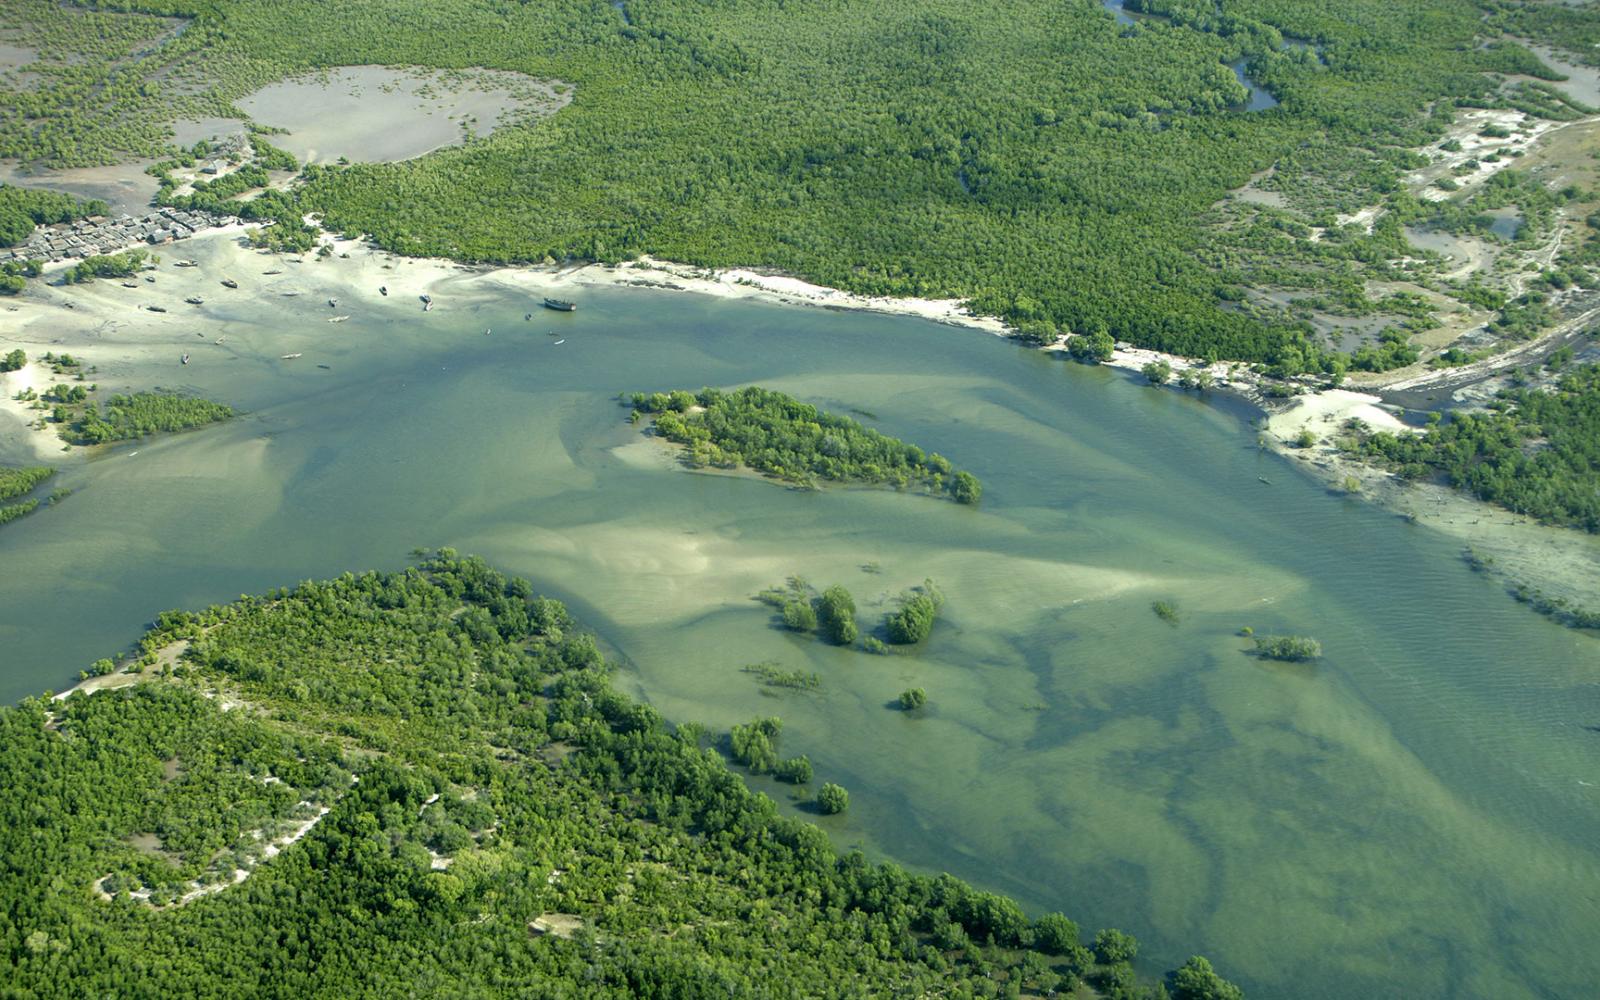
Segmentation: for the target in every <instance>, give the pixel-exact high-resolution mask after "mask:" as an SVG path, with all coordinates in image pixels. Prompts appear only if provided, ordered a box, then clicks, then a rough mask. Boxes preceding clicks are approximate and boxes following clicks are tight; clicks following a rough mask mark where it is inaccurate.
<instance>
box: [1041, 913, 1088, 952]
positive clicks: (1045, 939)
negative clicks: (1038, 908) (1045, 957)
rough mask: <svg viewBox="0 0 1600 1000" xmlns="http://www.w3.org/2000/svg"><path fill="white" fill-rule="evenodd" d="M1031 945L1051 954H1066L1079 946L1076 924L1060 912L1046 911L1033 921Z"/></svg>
mask: <svg viewBox="0 0 1600 1000" xmlns="http://www.w3.org/2000/svg"><path fill="white" fill-rule="evenodd" d="M1033 946H1034V947H1035V948H1038V949H1039V950H1040V951H1047V952H1049V953H1050V954H1052V955H1066V954H1069V953H1071V952H1072V951H1073V949H1075V948H1078V947H1079V943H1078V925H1077V924H1075V923H1073V922H1072V921H1071V920H1068V919H1067V918H1066V917H1065V916H1064V915H1062V914H1060V913H1046V914H1045V915H1044V916H1042V917H1040V918H1039V919H1038V920H1035V921H1034V922H1033Z"/></svg>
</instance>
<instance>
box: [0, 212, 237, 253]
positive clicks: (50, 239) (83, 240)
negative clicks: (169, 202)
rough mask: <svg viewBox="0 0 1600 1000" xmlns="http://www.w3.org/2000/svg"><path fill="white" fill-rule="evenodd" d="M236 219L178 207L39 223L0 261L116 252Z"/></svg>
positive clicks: (160, 242)
mask: <svg viewBox="0 0 1600 1000" xmlns="http://www.w3.org/2000/svg"><path fill="white" fill-rule="evenodd" d="M235 221H237V220H235V219H234V218H233V217H231V216H219V215H213V214H211V213H209V212H196V211H188V210H185V209H179V208H161V209H158V210H156V211H154V212H151V213H150V214H149V215H144V216H140V217H138V218H134V217H133V216H130V215H119V216H116V217H111V216H104V215H93V216H90V217H89V218H87V219H81V220H79V221H77V222H70V223H69V222H58V223H55V224H54V225H50V226H40V227H39V228H38V229H36V230H34V233H33V235H32V236H31V237H29V238H28V241H27V242H26V243H24V244H23V245H22V246H20V247H15V248H13V249H9V250H0V263H4V262H6V261H24V260H37V261H44V262H47V263H53V262H56V261H63V260H78V259H82V258H85V257H92V256H95V255H97V254H109V253H116V252H117V251H119V250H126V249H128V248H129V247H133V246H139V245H144V246H161V245H163V244H166V243H172V242H174V241H176V240H185V239H188V238H189V237H191V236H193V235H194V234H195V233H198V232H200V231H202V230H206V229H211V228H215V227H217V226H226V225H229V224H231V223H233V222H235Z"/></svg>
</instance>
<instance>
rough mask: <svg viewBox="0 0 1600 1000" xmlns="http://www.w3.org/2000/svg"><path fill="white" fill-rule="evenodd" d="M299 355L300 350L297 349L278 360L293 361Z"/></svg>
mask: <svg viewBox="0 0 1600 1000" xmlns="http://www.w3.org/2000/svg"><path fill="white" fill-rule="evenodd" d="M299 356H300V352H299V351H296V352H295V353H293V354H285V355H283V356H282V357H280V358H279V359H278V360H279V361H293V360H294V359H295V358H298V357H299Z"/></svg>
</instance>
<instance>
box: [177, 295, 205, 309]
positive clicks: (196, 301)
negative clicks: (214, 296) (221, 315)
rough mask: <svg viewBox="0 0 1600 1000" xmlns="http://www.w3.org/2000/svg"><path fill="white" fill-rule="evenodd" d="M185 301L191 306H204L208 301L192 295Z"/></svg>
mask: <svg viewBox="0 0 1600 1000" xmlns="http://www.w3.org/2000/svg"><path fill="white" fill-rule="evenodd" d="M183 301H185V302H187V303H189V304H190V305H191V306H203V305H205V304H206V300H205V299H202V298H201V297H200V296H198V295H191V296H189V297H188V298H186V299H184V300H183Z"/></svg>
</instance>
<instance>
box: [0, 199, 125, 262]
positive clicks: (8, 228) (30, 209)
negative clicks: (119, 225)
mask: <svg viewBox="0 0 1600 1000" xmlns="http://www.w3.org/2000/svg"><path fill="white" fill-rule="evenodd" d="M107 211H108V209H107V208H106V203H105V202H103V201H80V200H79V199H77V198H74V197H73V196H72V195H69V194H57V193H56V192H54V191H34V190H31V189H29V188H20V187H17V186H15V185H13V184H0V247H13V246H16V245H18V244H20V243H25V242H27V239H28V237H29V236H32V235H33V230H34V227H35V226H48V225H50V224H52V223H56V222H72V221H73V220H74V219H81V218H83V217H85V216H89V215H104V214H105V213H106V212H107Z"/></svg>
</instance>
